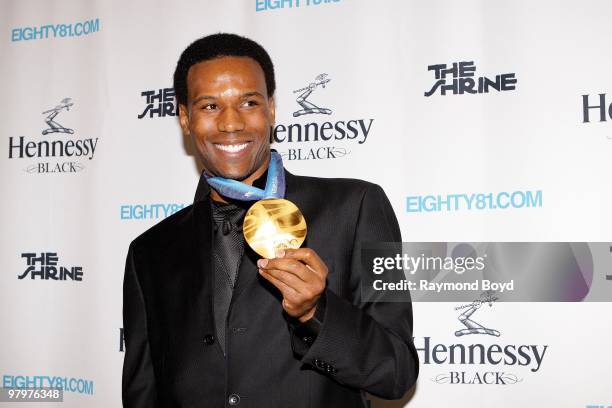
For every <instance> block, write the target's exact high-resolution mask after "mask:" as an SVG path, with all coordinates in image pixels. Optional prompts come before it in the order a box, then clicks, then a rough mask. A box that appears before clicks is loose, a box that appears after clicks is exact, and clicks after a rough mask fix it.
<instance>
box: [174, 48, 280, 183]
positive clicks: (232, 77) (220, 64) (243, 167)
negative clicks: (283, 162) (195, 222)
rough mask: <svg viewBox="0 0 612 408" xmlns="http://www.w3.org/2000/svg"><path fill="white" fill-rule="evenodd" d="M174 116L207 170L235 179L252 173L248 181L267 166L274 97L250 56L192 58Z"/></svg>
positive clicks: (257, 65)
mask: <svg viewBox="0 0 612 408" xmlns="http://www.w3.org/2000/svg"><path fill="white" fill-rule="evenodd" d="M179 117H180V122H181V127H182V129H183V132H185V133H188V134H190V135H191V137H192V138H193V141H194V143H195V146H196V148H197V149H198V152H199V154H200V158H201V159H202V163H203V165H204V168H205V169H206V171H207V172H208V173H210V174H213V175H215V176H221V177H225V178H231V179H235V180H245V179H246V178H248V177H249V176H255V177H252V178H250V181H251V182H252V181H253V180H252V179H256V178H257V177H259V175H261V174H263V172H264V171H265V169H266V168H267V166H268V161H269V156H270V154H269V151H270V126H271V125H272V124H273V123H274V99H273V98H272V97H268V94H267V91H266V80H265V77H264V73H263V70H262V69H261V67H260V66H259V64H258V63H257V62H256V61H255V60H253V59H251V58H248V57H221V58H216V59H213V60H209V61H203V62H199V63H197V64H194V65H193V66H192V67H191V68H190V69H189V72H188V74H187V106H184V105H180V106H179Z"/></svg>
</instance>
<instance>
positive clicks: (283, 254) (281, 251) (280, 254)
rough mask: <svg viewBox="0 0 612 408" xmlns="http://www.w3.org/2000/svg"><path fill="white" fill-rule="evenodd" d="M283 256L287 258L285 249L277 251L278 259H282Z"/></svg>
mask: <svg viewBox="0 0 612 408" xmlns="http://www.w3.org/2000/svg"><path fill="white" fill-rule="evenodd" d="M283 256H285V250H284V249H279V250H277V251H276V257H277V258H282V257H283Z"/></svg>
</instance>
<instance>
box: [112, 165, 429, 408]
mask: <svg viewBox="0 0 612 408" xmlns="http://www.w3.org/2000/svg"><path fill="white" fill-rule="evenodd" d="M286 186H287V187H286V188H287V190H286V198H287V199H289V200H291V201H293V202H294V203H295V204H296V205H297V206H298V207H299V208H300V209H301V211H302V212H303V214H304V216H305V218H306V221H307V223H308V236H307V239H306V242H305V243H304V246H306V247H310V248H312V249H314V250H315V251H316V252H317V253H318V254H319V256H320V257H321V258H322V259H323V261H324V262H325V263H326V264H327V266H328V268H329V274H328V278H327V288H326V291H325V293H324V296H325V303H326V306H325V309H324V310H325V312H324V318H323V325H322V326H321V331H320V333H319V334H318V336H317V337H316V338H314V341H313V340H312V338H308V337H304V336H301V335H300V330H299V326H296V325H295V324H294V322H293V321H292V320H291V319H290V318H288V317H287V315H286V314H285V313H284V312H283V309H282V306H281V301H282V298H281V296H280V293H279V292H278V290H277V289H276V288H274V287H273V286H272V285H271V284H269V283H268V282H267V281H266V280H265V279H263V278H262V277H261V276H259V274H258V272H257V267H256V265H255V263H256V261H257V259H258V256H257V255H256V254H254V253H253V252H252V251H251V250H250V248H248V249H246V250H245V256H244V257H243V260H242V264H241V267H240V270H239V275H238V278H237V284H236V288H235V289H234V293H233V297H232V303H231V305H230V309H229V313H228V319H227V336H226V338H227V339H226V349H227V350H228V353H227V358H224V357H223V354H222V352H221V348H220V347H219V345H218V343H217V341H216V336H215V324H214V320H213V318H214V317H213V315H214V314H213V298H212V296H213V290H212V288H213V282H212V279H213V271H212V265H213V260H212V258H211V243H212V233H213V232H212V222H211V209H210V202H209V198H208V191H209V190H208V187H207V185H206V183H205V181H202V180H201V181H200V185H199V187H198V191H199V194H198V195H196V201H195V202H194V204H193V205H192V206H189V207H187V208H185V209H183V210H181V211H180V212H178V213H176V214H174V215H172V216H170V217H168V218H167V219H165V220H164V221H162V222H160V223H159V224H157V225H156V226H154V227H152V228H151V229H150V230H148V231H147V232H145V233H144V234H142V235H141V236H139V237H138V238H136V239H135V240H134V241H133V242H132V243H131V245H130V249H129V253H128V256H127V262H126V269H125V278H124V304H123V319H124V333H125V343H126V351H125V360H124V367H123V393H122V396H123V404H124V406H125V407H130V408H135V407H138V408H140V407H207V408H208V407H213V408H217V407H231V406H237V407H241V408H242V407H257V408H264V407H265V408H267V407H296V408H301V407H303V408H307V407H313V408H314V407H317V408H319V407H364V406H365V398H364V391H367V392H370V393H372V394H374V395H378V396H380V397H383V398H389V399H396V398H400V397H402V396H403V395H404V393H405V392H406V391H407V390H408V389H409V388H410V387H411V386H412V385H413V384H414V383H415V381H416V378H417V375H418V357H417V353H416V350H415V348H414V345H413V342H412V307H411V304H410V303H409V302H407V303H386V302H367V303H363V302H361V298H360V297H361V294H360V287H359V285H360V272H359V270H360V269H359V268H360V267H359V262H360V261H359V259H360V252H361V251H360V247H361V244H362V243H364V242H368V241H372V242H380V241H401V236H400V231H399V227H398V223H397V219H396V218H395V215H394V213H393V209H392V208H391V205H390V204H389V201H388V199H387V197H386V196H385V193H384V192H383V190H382V189H381V188H380V187H379V186H377V185H375V184H371V183H367V182H364V181H359V180H349V179H321V178H313V177H300V176H294V175H291V174H290V173H288V172H286ZM198 196H199V197H198Z"/></svg>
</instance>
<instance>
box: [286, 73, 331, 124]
mask: <svg viewBox="0 0 612 408" xmlns="http://www.w3.org/2000/svg"><path fill="white" fill-rule="evenodd" d="M329 81H331V79H329V78H327V74H319V75H317V77H316V78H315V80H314V82H311V83H310V84H308V86H306V87H304V88H300V89H296V90H295V91H293V93H298V92H299V93H300V95H299V96H298V97H297V99H296V100H295V101H296V102H297V103H298V105H300V106H301V107H302V109H300V110H297V111H295V112H293V116H294V117H298V116H302V115H308V114H311V113H323V114H325V115H331V113H332V111H331V110H330V109H326V108H319V107H318V106H317V105H315V104H314V103H312V102H309V101H307V99H308V97H309V96H310V94H312V93H313V91H314V90H315V89H317V86H321V87H323V88H325V84H326V83H328V82H329Z"/></svg>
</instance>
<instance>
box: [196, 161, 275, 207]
mask: <svg viewBox="0 0 612 408" xmlns="http://www.w3.org/2000/svg"><path fill="white" fill-rule="evenodd" d="M204 176H205V177H206V181H207V182H208V184H209V185H210V186H211V187H212V188H214V189H215V190H217V193H219V194H220V195H222V196H224V197H228V198H233V199H235V200H240V201H255V200H265V199H267V198H283V197H284V196H285V171H284V169H283V159H282V158H281V155H280V154H278V152H276V151H275V150H272V151H271V152H270V163H269V164H268V177H267V179H266V188H265V189H263V190H262V189H261V188H257V187H255V186H250V185H248V184H245V183H242V182H240V181H236V180H232V179H226V178H223V177H218V176H214V177H213V176H210V175H208V174H207V173H205V174H204Z"/></svg>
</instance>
